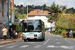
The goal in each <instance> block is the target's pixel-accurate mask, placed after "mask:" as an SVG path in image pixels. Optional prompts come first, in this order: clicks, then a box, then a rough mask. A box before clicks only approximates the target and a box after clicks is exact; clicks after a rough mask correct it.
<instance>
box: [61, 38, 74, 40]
mask: <svg viewBox="0 0 75 50" xmlns="http://www.w3.org/2000/svg"><path fill="white" fill-rule="evenodd" d="M62 39H71V40H75V39H73V38H62Z"/></svg>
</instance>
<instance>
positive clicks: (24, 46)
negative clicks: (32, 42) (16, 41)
mask: <svg viewBox="0 0 75 50" xmlns="http://www.w3.org/2000/svg"><path fill="white" fill-rule="evenodd" d="M28 46H29V45H23V46H21V47H20V48H26V47H28Z"/></svg>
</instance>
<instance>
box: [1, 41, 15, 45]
mask: <svg viewBox="0 0 75 50" xmlns="http://www.w3.org/2000/svg"><path fill="white" fill-rule="evenodd" d="M14 42H16V41H10V42H4V43H0V45H5V44H10V43H14Z"/></svg>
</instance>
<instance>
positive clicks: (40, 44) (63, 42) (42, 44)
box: [0, 35, 75, 50]
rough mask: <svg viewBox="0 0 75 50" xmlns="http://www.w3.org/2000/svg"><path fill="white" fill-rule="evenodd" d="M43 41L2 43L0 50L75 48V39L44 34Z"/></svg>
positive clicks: (57, 49) (68, 49)
mask: <svg viewBox="0 0 75 50" xmlns="http://www.w3.org/2000/svg"><path fill="white" fill-rule="evenodd" d="M45 38H46V40H45V41H28V42H24V41H23V40H22V41H20V42H16V43H12V44H7V45H2V46H0V50H75V40H72V39H62V38H61V37H60V36H56V35H46V37H45Z"/></svg>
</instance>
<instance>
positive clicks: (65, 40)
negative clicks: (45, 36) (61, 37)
mask: <svg viewBox="0 0 75 50" xmlns="http://www.w3.org/2000/svg"><path fill="white" fill-rule="evenodd" d="M65 41H67V42H68V43H70V44H73V43H71V42H70V41H69V40H67V39H65Z"/></svg>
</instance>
